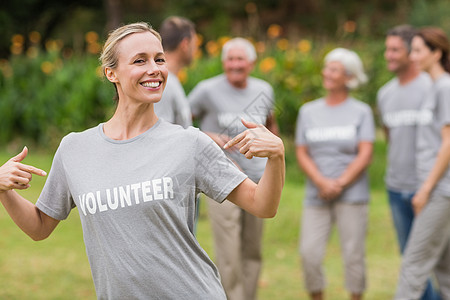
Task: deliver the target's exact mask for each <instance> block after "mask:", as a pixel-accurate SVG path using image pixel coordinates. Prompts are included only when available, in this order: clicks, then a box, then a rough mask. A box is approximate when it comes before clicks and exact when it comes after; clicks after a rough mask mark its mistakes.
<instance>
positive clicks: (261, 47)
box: [255, 42, 266, 53]
mask: <svg viewBox="0 0 450 300" xmlns="http://www.w3.org/2000/svg"><path fill="white" fill-rule="evenodd" d="M255 50H256V52H258V53H264V52H265V51H266V44H264V42H256V44H255Z"/></svg>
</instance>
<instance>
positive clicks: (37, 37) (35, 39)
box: [28, 31, 41, 44]
mask: <svg viewBox="0 0 450 300" xmlns="http://www.w3.org/2000/svg"><path fill="white" fill-rule="evenodd" d="M28 38H29V39H30V42H32V43H33V44H37V43H39V42H40V41H41V34H40V33H39V32H37V31H32V32H30V34H29V35H28Z"/></svg>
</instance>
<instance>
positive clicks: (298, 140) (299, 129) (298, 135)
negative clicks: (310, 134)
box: [295, 107, 306, 146]
mask: <svg viewBox="0 0 450 300" xmlns="http://www.w3.org/2000/svg"><path fill="white" fill-rule="evenodd" d="M302 116H303V107H301V108H300V109H299V111H298V115H297V125H296V128H295V145H296V146H302V145H305V144H306V139H305V126H304V122H305V121H304V118H303V117H302Z"/></svg>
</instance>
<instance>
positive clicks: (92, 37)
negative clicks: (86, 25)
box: [84, 31, 98, 44]
mask: <svg viewBox="0 0 450 300" xmlns="http://www.w3.org/2000/svg"><path fill="white" fill-rule="evenodd" d="M84 39H85V40H86V42H87V43H89V44H93V43H96V42H97V41H98V34H97V32H95V31H89V32H87V33H86V35H85V36H84Z"/></svg>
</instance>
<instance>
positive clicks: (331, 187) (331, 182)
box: [318, 178, 343, 201]
mask: <svg viewBox="0 0 450 300" xmlns="http://www.w3.org/2000/svg"><path fill="white" fill-rule="evenodd" d="M318 188H319V197H320V198H322V199H324V200H326V201H332V200H334V199H336V198H337V197H339V195H340V194H341V193H342V190H343V188H342V186H341V185H340V184H339V182H338V181H337V180H336V179H330V178H323V179H322V180H321V182H320V184H319V185H318Z"/></svg>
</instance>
